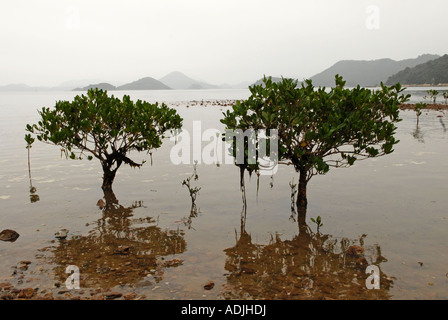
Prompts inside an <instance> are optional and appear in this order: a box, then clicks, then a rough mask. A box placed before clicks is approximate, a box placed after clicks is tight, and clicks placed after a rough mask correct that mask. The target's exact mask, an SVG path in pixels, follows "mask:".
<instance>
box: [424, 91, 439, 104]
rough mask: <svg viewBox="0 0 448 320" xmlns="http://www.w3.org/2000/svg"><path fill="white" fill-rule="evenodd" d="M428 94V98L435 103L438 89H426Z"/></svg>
mask: <svg viewBox="0 0 448 320" xmlns="http://www.w3.org/2000/svg"><path fill="white" fill-rule="evenodd" d="M427 93H428V95H429V100H430V101H432V102H433V104H436V101H437V96H438V95H439V91H437V90H428V91H427Z"/></svg>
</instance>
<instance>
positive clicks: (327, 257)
mask: <svg viewBox="0 0 448 320" xmlns="http://www.w3.org/2000/svg"><path fill="white" fill-rule="evenodd" d="M296 217H297V221H298V226H299V233H298V234H297V235H296V236H295V237H294V238H293V239H291V240H282V239H281V238H280V236H279V235H277V234H276V235H275V236H272V238H271V241H270V242H269V243H268V244H267V245H262V244H257V243H254V242H253V241H252V237H251V235H250V234H249V233H248V232H247V231H246V229H245V221H244V222H243V220H242V226H241V233H240V235H239V238H237V241H236V244H235V246H234V247H232V248H228V249H226V250H224V251H225V253H226V255H227V259H226V264H225V269H226V270H227V271H228V274H227V275H226V277H227V285H226V290H225V291H224V293H223V295H224V297H225V298H226V299H388V298H390V295H389V293H388V291H389V289H390V287H391V285H392V283H393V282H392V280H391V279H389V278H388V277H387V276H386V275H385V274H384V273H382V272H381V275H380V289H379V290H368V289H367V287H366V279H367V277H368V276H369V275H367V274H366V273H365V270H366V267H367V265H376V266H378V267H380V264H381V263H382V262H384V261H386V259H385V258H384V257H383V256H382V254H381V248H380V246H379V245H374V246H369V247H364V236H363V237H361V239H358V240H350V239H345V238H344V239H336V238H333V237H332V236H331V235H328V234H321V233H313V232H312V230H311V228H310V227H309V226H308V225H307V223H306V221H305V217H306V213H305V212H301V213H297V214H296ZM244 220H245V219H244ZM243 223H244V224H243ZM354 244H358V245H359V246H362V247H364V248H365V251H364V253H363V254H360V255H351V254H350V250H349V247H350V246H352V245H354Z"/></svg>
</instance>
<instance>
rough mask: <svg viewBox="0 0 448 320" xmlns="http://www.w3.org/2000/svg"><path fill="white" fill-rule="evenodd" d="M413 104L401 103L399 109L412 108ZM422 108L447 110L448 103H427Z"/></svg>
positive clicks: (413, 107)
mask: <svg viewBox="0 0 448 320" xmlns="http://www.w3.org/2000/svg"><path fill="white" fill-rule="evenodd" d="M414 109H415V104H411V103H409V104H401V105H400V110H414ZM422 110H435V111H441V110H448V105H446V104H427V106H426V108H424V109H422Z"/></svg>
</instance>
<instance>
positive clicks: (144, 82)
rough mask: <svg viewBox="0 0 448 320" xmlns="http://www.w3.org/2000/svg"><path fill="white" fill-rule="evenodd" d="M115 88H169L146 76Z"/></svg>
mask: <svg viewBox="0 0 448 320" xmlns="http://www.w3.org/2000/svg"><path fill="white" fill-rule="evenodd" d="M116 89H117V90H170V89H171V88H170V87H168V86H167V85H165V84H163V83H162V82H160V81H158V80H156V79H154V78H151V77H146V78H142V79H140V80H137V81H134V82H131V83H128V84H125V85H122V86H119V87H117V88H116Z"/></svg>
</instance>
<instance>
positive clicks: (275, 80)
mask: <svg viewBox="0 0 448 320" xmlns="http://www.w3.org/2000/svg"><path fill="white" fill-rule="evenodd" d="M266 78H269V76H266ZM263 80H264V78H261V79H260V80H257V81H256V82H254V83H253V84H251V85H250V86H251V87H253V86H259V85H260V84H264V82H263ZM271 80H272V82H281V81H282V78H280V77H271Z"/></svg>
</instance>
